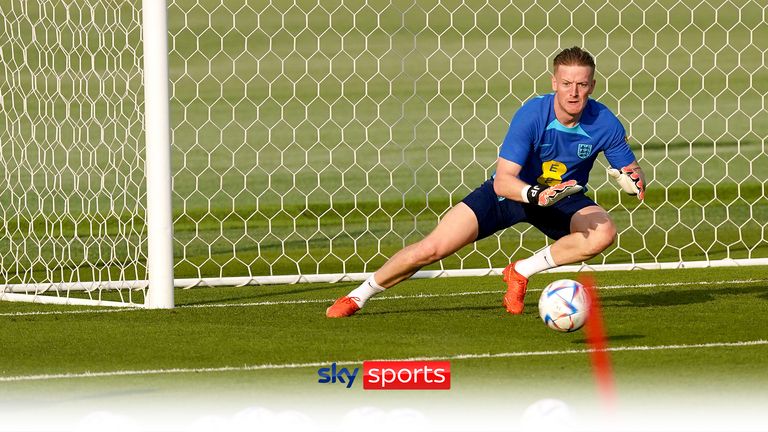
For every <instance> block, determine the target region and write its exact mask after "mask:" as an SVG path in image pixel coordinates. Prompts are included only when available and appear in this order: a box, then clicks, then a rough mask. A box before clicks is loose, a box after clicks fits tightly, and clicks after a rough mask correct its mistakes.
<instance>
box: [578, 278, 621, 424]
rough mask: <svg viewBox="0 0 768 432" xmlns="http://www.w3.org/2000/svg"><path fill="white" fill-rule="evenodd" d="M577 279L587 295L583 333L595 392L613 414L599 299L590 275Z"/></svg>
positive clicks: (613, 394)
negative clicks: (587, 311)
mask: <svg viewBox="0 0 768 432" xmlns="http://www.w3.org/2000/svg"><path fill="white" fill-rule="evenodd" d="M579 279H580V282H581V284H582V285H584V288H585V289H586V290H587V294H589V302H590V305H589V316H588V317H587V322H586V324H585V325H584V332H585V333H586V336H587V344H589V353H590V360H591V362H592V370H593V372H594V374H595V381H596V382H597V391H598V394H599V395H600V400H601V401H602V404H603V407H604V408H605V410H606V411H607V412H608V414H613V412H614V410H615V408H616V388H615V387H614V383H613V369H612V367H611V356H610V353H609V352H608V338H607V336H606V334H605V326H604V325H603V314H602V311H601V310H600V299H599V297H598V294H597V288H596V286H595V280H594V278H593V277H592V275H588V274H581V275H580V276H579Z"/></svg>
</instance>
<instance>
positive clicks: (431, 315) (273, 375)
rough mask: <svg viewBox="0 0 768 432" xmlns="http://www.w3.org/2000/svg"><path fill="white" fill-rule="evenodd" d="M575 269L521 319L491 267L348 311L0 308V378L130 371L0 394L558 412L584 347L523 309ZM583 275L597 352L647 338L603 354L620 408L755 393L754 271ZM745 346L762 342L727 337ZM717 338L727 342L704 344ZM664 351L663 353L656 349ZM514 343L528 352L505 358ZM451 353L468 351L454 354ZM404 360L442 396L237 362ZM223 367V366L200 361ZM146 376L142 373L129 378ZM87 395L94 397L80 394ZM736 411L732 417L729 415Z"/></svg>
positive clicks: (293, 301) (272, 290)
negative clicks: (539, 403) (598, 311)
mask: <svg viewBox="0 0 768 432" xmlns="http://www.w3.org/2000/svg"><path fill="white" fill-rule="evenodd" d="M574 276H575V275H570V274H552V275H539V276H536V277H535V278H533V279H532V282H531V287H530V292H529V295H528V297H527V302H526V311H525V313H524V314H523V315H521V316H512V315H508V314H507V313H506V312H505V311H504V310H503V307H502V306H501V304H500V303H501V295H502V289H501V288H502V283H501V281H500V280H499V278H497V277H482V278H449V279H434V280H412V281H408V282H405V283H403V284H402V285H400V286H398V287H397V288H396V289H394V290H393V291H392V292H386V293H384V294H383V295H381V296H379V297H377V298H375V300H371V301H370V302H369V303H368V304H367V305H366V307H365V308H364V310H363V311H361V312H360V313H358V314H357V315H355V316H353V317H351V318H348V319H337V320H331V319H327V318H325V317H324V311H325V308H326V307H327V306H328V305H329V304H330V302H331V301H332V300H333V299H334V298H336V297H337V296H339V295H342V294H343V293H346V292H347V291H348V290H349V289H350V288H351V287H352V286H353V285H354V284H351V283H340V284H332V285H328V284H301V285H286V286H274V287H243V288H215V289H192V290H180V291H177V293H176V297H177V303H178V307H177V308H176V309H174V310H171V311H167V310H132V311H113V312H109V311H101V312H100V311H93V310H91V308H64V307H58V306H40V305H31V304H14V303H0V324H1V325H2V326H3V328H5V329H7V330H8V331H4V332H0V345H1V346H3V350H2V353H0V379H5V378H8V377H25V376H32V375H49V374H83V373H99V372H104V373H110V372H116V371H136V374H133V375H128V376H106V377H89V378H88V377H80V378H74V377H73V378H49V379H42V380H31V381H28V380H14V381H10V382H3V386H2V390H0V400H7V401H8V404H9V405H8V406H9V407H11V408H9V409H14V408H13V407H17V408H15V409H19V410H21V411H20V412H26V410H27V408H26V405H28V404H30V403H32V404H34V405H35V406H43V407H46V406H47V407H50V408H51V409H52V410H54V411H53V412H56V410H64V411H65V412H67V413H70V414H71V413H73V412H77V413H79V412H81V411H82V410H83V408H82V407H83V405H82V404H83V403H85V404H86V405H85V406H87V407H91V409H95V408H93V407H97V406H103V407H109V409H110V410H112V411H114V412H118V413H129V414H130V413H133V414H136V415H138V413H137V412H134V411H133V408H129V407H133V406H134V404H139V405H140V406H142V405H141V404H142V403H143V404H145V405H143V406H145V408H146V409H151V408H152V407H154V406H155V405H156V404H161V405H163V406H170V405H172V402H170V401H176V402H177V403H182V404H185V403H187V402H181V401H188V403H189V406H198V405H196V404H200V406H201V407H200V408H199V410H196V411H194V412H193V413H190V414H189V415H191V417H189V415H188V416H187V417H184V421H190V418H192V419H194V418H196V416H199V415H201V414H202V413H205V412H212V411H211V410H214V408H215V409H221V410H224V412H229V413H232V412H233V411H237V410H239V409H242V408H243V407H244V406H247V405H248V404H249V403H250V404H253V403H256V404H257V405H260V406H264V407H269V408H271V409H276V410H281V409H286V407H292V408H293V409H297V410H299V411H302V410H303V409H305V408H306V407H314V409H317V405H316V404H317V401H318V400H326V401H327V403H329V404H331V405H327V407H328V408H327V409H325V412H326V415H330V414H329V413H330V412H342V413H343V412H346V411H348V410H349V409H351V408H352V407H360V406H369V405H373V406H379V407H387V406H389V407H403V406H408V407H411V408H416V407H422V406H423V405H424V404H427V406H430V404H431V403H434V404H438V405H439V406H443V408H445V407H449V406H453V405H451V404H455V403H456V402H457V401H459V400H462V401H465V402H463V403H469V404H470V406H471V405H472V404H475V403H476V404H477V407H478V408H477V409H476V410H473V411H465V412H463V414H462V415H461V416H462V418H467V419H470V418H476V419H478V421H481V419H480V417H478V416H479V415H480V413H482V412H483V410H488V409H490V407H499V406H501V409H502V410H506V412H508V413H509V414H508V415H509V416H511V417H514V418H518V417H519V415H520V414H521V410H522V409H523V408H524V407H525V405H527V404H530V403H532V402H534V401H536V400H538V399H541V398H557V399H561V400H564V401H566V402H567V403H568V404H571V405H572V406H573V407H582V406H593V407H594V406H596V405H597V406H599V397H598V395H599V393H598V392H597V390H596V387H595V381H594V378H593V375H592V368H591V364H590V360H589V356H588V354H586V353H585V352H578V351H579V350H586V349H588V348H589V347H590V345H589V344H588V341H587V340H586V339H585V333H584V331H583V330H582V331H578V332H575V333H571V334H560V333H556V332H554V331H551V330H549V329H547V328H546V327H545V326H544V325H543V324H542V323H541V321H540V319H539V317H538V315H537V312H536V302H537V299H538V294H539V292H540V289H541V287H543V286H544V285H545V284H547V283H549V282H550V281H552V280H554V279H557V278H563V277H574ZM595 276H596V278H597V282H598V285H599V286H600V287H602V289H601V290H600V298H601V303H602V309H603V316H604V319H605V325H606V328H607V334H608V344H609V346H610V347H612V348H615V349H619V350H621V349H625V348H631V347H642V346H645V347H649V349H648V350H624V351H615V352H612V353H611V354H610V356H611V359H612V365H613V371H614V377H615V382H616V389H617V394H618V404H619V408H620V409H621V410H622V412H623V410H628V412H632V410H633V409H635V408H636V407H637V406H638V404H639V403H640V402H641V401H642V400H645V399H644V398H650V400H652V401H655V402H656V403H658V402H659V401H661V400H667V398H669V399H671V400H673V402H672V403H673V404H677V405H678V406H681V407H682V406H685V403H697V404H698V403H700V404H707V403H713V402H712V401H722V400H724V401H726V403H725V405H720V407H721V408H720V409H725V408H724V407H725V406H728V404H730V403H734V402H735V401H739V400H745V401H746V403H747V404H749V403H752V404H754V403H758V402H759V401H760V400H762V399H760V398H762V397H764V396H765V394H764V390H763V389H764V388H765V385H766V384H768V375H766V374H765V373H764V371H765V369H766V366H768V364H767V363H766V362H767V360H766V359H768V346H767V345H764V343H765V341H766V340H768V332H766V329H765V328H764V326H761V325H760V319H761V318H760V317H761V316H762V315H763V314H764V312H765V310H766V306H768V280H766V279H765V268H763V267H743V268H737V269H727V268H713V269H694V270H682V269H680V270H669V271H632V272H605V273H597V274H596V275H595ZM462 293H465V294H462ZM466 293H468V294H466ZM422 295H429V296H432V297H420V296H422ZM303 301H309V302H307V303H300V302H303ZM264 302H275V303H274V304H264ZM279 302H285V303H279ZM87 310H91V312H87ZM55 311H58V312H61V313H59V314H54V313H52V312H55ZM78 312H81V313H78ZM39 313H42V314H39ZM753 341H763V342H762V343H763V344H762V345H751V346H740V345H739V343H743V342H753ZM722 343H733V344H736V345H733V346H709V347H707V345H708V344H722ZM664 346H666V347H668V348H667V349H658V348H659V347H664ZM674 346H677V348H674ZM574 350H575V351H576V352H574V353H570V354H543V353H544V352H550V351H551V352H563V351H574ZM526 352H531V353H542V355H523V356H518V355H515V353H526ZM504 353H512V354H511V355H504ZM460 355H480V356H481V357H480V358H465V359H459V358H457V357H456V356H460ZM486 355H490V356H489V357H483V356H486ZM493 355H500V356H493ZM414 357H416V358H422V357H429V358H433V357H434V358H445V359H451V358H452V360H451V367H452V390H451V391H450V392H446V393H440V392H438V393H437V394H433V393H432V392H430V393H429V394H425V393H420V392H415V393H407V394H403V393H398V394H397V395H396V394H388V395H380V394H376V392H367V391H363V390H362V388H361V386H360V384H359V383H356V384H355V386H354V387H353V388H352V389H349V390H346V389H344V388H342V387H341V386H336V387H334V386H331V385H325V386H324V385H319V384H317V382H316V381H317V374H316V372H317V368H318V366H306V367H296V368H281V367H279V366H278V368H277V369H271V370H244V369H243V367H248V366H257V365H267V364H270V365H289V364H293V365H295V364H302V363H312V364H321V365H325V364H328V365H330V363H332V362H340V361H345V362H351V364H350V365H349V367H360V366H361V363H362V361H363V360H367V359H405V358H414ZM224 367H231V368H235V369H234V370H229V371H216V370H215V369H218V368H224ZM206 368H213V369H214V370H209V371H205V370H204V369H206ZM147 370H156V372H155V373H152V374H149V373H142V372H141V371H147ZM171 370H177V371H176V372H173V371H171ZM185 370H186V371H185ZM163 371H165V372H163ZM158 372H159V373H158ZM214 395H215V396H214ZM755 397H757V399H755ZM93 398H98V399H99V402H97V403H95V404H92V403H91V402H90V401H91V400H92V399H93ZM456 398H459V399H456ZM94 402H95V401H94ZM336 402H338V403H339V404H340V405H334V403H336ZM169 403H170V405H168V404H169ZM715 403H717V402H715ZM521 404H522V407H521V406H520V405H521ZM701 406H706V405H701ZM745 406H746V405H745ZM73 407H78V408H77V409H75V408H73ZM302 407H304V408H302ZM342 408H343V409H342ZM306 409H308V410H311V409H312V408H306ZM419 409H421V408H419ZM445 409H447V408H445ZM494 409H496V408H494ZM585 409H586V408H585ZM681 409H682V408H681ZM320 411H323V410H320ZM308 412H311V411H308ZM318 415H319V414H318ZM454 415H455V414H454ZM486 420H487V419H486ZM743 420H744V419H741V420H734V422H735V423H734V425H738V424H740V422H742V421H743ZM698 421H701V420H698Z"/></svg>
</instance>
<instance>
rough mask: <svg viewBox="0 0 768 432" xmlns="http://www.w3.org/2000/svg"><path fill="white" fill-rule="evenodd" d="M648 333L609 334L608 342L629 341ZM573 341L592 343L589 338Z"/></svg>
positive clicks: (643, 337) (574, 341) (641, 337)
mask: <svg viewBox="0 0 768 432" xmlns="http://www.w3.org/2000/svg"><path fill="white" fill-rule="evenodd" d="M646 337H647V335H639V334H628V335H611V336H608V337H607V339H608V343H609V344H610V343H611V342H622V341H628V340H635V339H645V338H646ZM571 343H574V344H577V345H584V344H588V343H590V340H589V339H587V338H584V339H575V340H573V341H571Z"/></svg>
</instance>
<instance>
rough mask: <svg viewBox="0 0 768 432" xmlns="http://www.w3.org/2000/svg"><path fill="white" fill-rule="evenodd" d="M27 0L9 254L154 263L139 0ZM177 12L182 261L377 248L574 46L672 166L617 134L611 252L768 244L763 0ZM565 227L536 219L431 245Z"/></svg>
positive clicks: (387, 246)
mask: <svg viewBox="0 0 768 432" xmlns="http://www.w3.org/2000/svg"><path fill="white" fill-rule="evenodd" d="M6 3H7V7H6V5H5V4H6ZM3 4H4V6H3V7H2V8H1V10H2V12H1V13H2V14H3V15H4V18H5V23H6V24H5V26H4V30H3V31H4V35H3V37H2V42H0V44H2V51H0V53H1V54H2V55H3V59H2V60H3V64H4V66H5V77H6V80H5V81H3V82H2V83H0V85H2V88H0V90H1V91H2V92H3V104H4V105H3V111H4V114H5V118H4V119H3V120H2V122H0V124H2V130H0V140H2V163H3V168H4V174H5V176H6V182H5V184H4V185H3V186H2V190H1V192H0V205H2V209H3V214H4V216H3V223H4V225H5V227H4V230H3V232H2V233H0V234H1V235H2V237H0V241H2V242H3V245H4V246H5V247H3V248H2V250H3V252H2V253H1V255H0V257H1V259H2V275H0V278H1V279H2V280H3V282H4V283H6V284H28V283H48V282H51V281H61V280H64V281H76V280H77V281H80V280H86V281H90V280H97V281H104V280H110V281H123V280H132V279H134V278H135V279H137V280H143V279H144V272H145V266H144V263H145V260H146V258H145V255H146V252H145V248H146V247H145V243H144V242H145V234H144V231H143V230H144V229H143V218H144V205H143V198H144V196H145V192H146V191H145V188H144V186H143V184H142V182H143V153H142V148H143V147H142V146H143V141H144V138H143V136H142V124H143V118H142V114H141V110H142V105H143V96H142V95H141V78H142V72H141V68H140V65H141V62H140V57H141V54H142V53H141V49H140V46H141V44H140V39H141V31H140V25H141V24H140V11H136V10H135V9H134V6H131V5H123V4H122V3H120V2H112V1H95V2H90V3H89V5H88V6H85V5H81V4H79V3H76V2H69V1H58V2H36V1H32V2H21V1H8V0H3ZM168 19H169V22H168V26H169V48H170V50H169V51H170V52H169V64H170V77H171V83H170V85H171V93H172V96H171V100H170V112H171V122H172V125H173V126H172V140H173V144H172V145H173V150H172V151H173V176H174V177H173V179H174V185H173V200H174V203H173V204H174V231H175V268H174V271H175V274H176V277H177V278H178V279H179V280H178V281H177V284H179V285H195V284H200V283H203V284H215V283H222V281H230V282H234V283H263V282H265V281H270V280H272V281H290V280H298V279H301V278H302V277H304V278H306V279H311V278H312V276H313V275H327V277H328V278H330V279H339V278H356V277H357V276H359V273H366V272H372V271H375V270H376V269H377V268H378V267H379V266H380V265H381V264H383V263H384V262H385V260H386V259H387V258H388V257H389V256H391V255H392V254H393V253H394V252H396V251H397V250H398V249H400V248H401V247H403V246H404V245H406V244H408V243H411V242H413V241H416V240H418V239H420V238H421V237H422V236H423V235H425V234H426V233H428V232H429V231H430V230H431V229H432V228H433V227H434V225H435V224H436V223H437V222H438V221H439V219H440V217H441V216H442V215H443V214H444V213H445V212H446V211H447V209H449V208H450V207H451V206H452V205H454V204H456V203H457V202H458V201H459V200H461V199H462V198H463V197H464V196H465V195H466V194H467V193H468V192H469V191H471V190H472V189H473V188H474V187H476V186H477V185H479V184H480V183H482V181H483V180H485V179H486V178H487V177H488V176H489V175H490V174H491V172H492V170H493V166H494V164H495V159H496V156H497V152H498V146H499V144H500V143H501V140H502V139H503V137H504V134H505V133H506V129H507V126H508V124H509V120H510V118H511V117H512V115H513V114H514V112H515V111H516V109H517V108H518V107H519V106H520V105H521V104H522V103H523V102H524V101H525V100H527V99H529V98H531V97H533V96H535V95H538V94H542V93H547V92H549V91H551V84H550V82H549V74H550V64H551V60H552V57H553V56H554V55H555V54H556V53H557V52H559V51H560V50H561V49H563V48H566V47H569V46H573V45H579V46H583V47H585V48H586V49H587V50H589V51H590V52H591V53H592V54H593V55H594V56H595V57H596V60H597V65H598V66H597V80H598V88H597V90H596V92H595V94H594V95H593V96H594V97H595V98H596V99H598V100H600V101H601V102H603V103H605V104H606V105H608V106H609V107H610V108H611V109H612V110H613V111H614V112H615V113H616V114H617V115H618V116H619V118H620V119H621V120H622V121H623V123H624V125H625V126H626V128H627V131H628V132H629V135H630V137H629V139H630V143H631V145H632V147H633V149H634V151H635V153H636V155H637V156H638V158H639V161H640V163H641V165H643V166H644V167H645V169H646V172H647V173H648V176H649V177H650V178H651V183H650V185H649V190H648V197H647V199H646V202H645V203H643V204H640V203H638V202H637V201H636V200H635V199H634V198H632V197H629V196H625V195H622V193H621V192H619V190H618V189H617V188H616V187H615V186H614V185H613V184H612V183H610V182H609V181H608V177H607V176H606V175H605V170H604V168H606V166H607V163H606V162H605V160H604V159H603V158H602V157H601V158H600V159H598V164H597V165H596V167H595V169H594V170H593V173H592V177H591V181H590V189H591V192H590V193H591V194H592V196H593V197H594V198H595V200H596V201H597V202H598V203H599V204H601V205H602V206H604V207H605V208H607V209H609V211H610V213H611V215H612V217H613V218H614V220H615V222H616V224H617V226H618V227H619V231H620V233H619V236H618V241H617V243H616V246H615V247H613V248H611V249H609V250H608V251H606V252H605V253H604V254H602V255H600V256H599V257H597V258H595V259H593V260H592V261H591V262H590V263H588V264H589V265H591V266H600V265H603V266H605V267H609V268H610V265H612V264H616V265H622V266H620V267H622V268H625V267H635V266H637V267H643V266H649V267H653V266H656V267H659V266H662V267H663V266H672V267H674V266H681V265H693V263H699V264H700V263H702V262H703V263H704V265H711V264H728V263H734V262H736V263H742V262H745V261H742V260H748V261H746V262H748V263H765V262H766V261H765V259H766V258H768V241H766V220H768V200H766V196H767V195H768V192H767V191H766V187H765V180H764V176H763V175H762V174H761V169H760V167H762V166H765V165H766V164H767V163H768V153H767V152H766V144H765V137H766V136H768V111H766V96H765V95H766V94H768V67H767V66H766V52H767V51H768V18H767V17H766V5H765V4H764V2H762V1H759V0H739V1H724V2H701V1H694V0H661V1H659V0H617V1H612V2H610V4H608V3H605V4H599V5H593V4H592V3H591V2H587V1H583V0H560V1H557V0H543V1H537V2H535V4H531V2H517V1H513V2H510V1H507V0H505V1H501V0H498V1H497V0H463V1H459V0H455V1H451V0H448V1H437V0H434V1H421V0H419V1H411V2H396V1H394V0H367V1H366V0H357V1H350V0H329V1H326V0H323V1H319V0H313V1H312V0H268V1H267V0H265V1H245V0H243V1H224V0H169V4H168ZM547 242H548V240H547V239H546V238H545V237H544V236H542V235H541V234H540V233H538V232H537V231H536V230H532V229H530V228H529V227H528V226H527V225H525V226H523V225H521V226H518V227H513V228H511V229H508V230H506V231H504V232H502V233H499V234H497V235H496V236H492V237H491V238H489V239H486V240H483V241H481V242H478V243H476V244H474V245H472V246H469V247H467V248H465V249H463V250H461V251H459V253H457V254H456V255H454V256H452V257H450V258H447V259H445V260H443V261H442V262H440V263H438V264H435V265H434V266H432V267H430V268H428V269H427V270H437V271H439V272H440V271H447V270H466V269H480V271H491V269H494V268H498V267H503V266H504V265H505V264H506V263H508V262H509V260H510V259H511V258H512V257H519V256H525V255H527V254H529V253H531V252H533V251H535V250H538V249H540V248H541V247H543V246H544V245H546V244H547ZM697 265H698V264H697ZM281 276H287V278H282V279H281V278H280V277H281ZM265 277H266V278H265ZM270 277H272V278H271V279H270Z"/></svg>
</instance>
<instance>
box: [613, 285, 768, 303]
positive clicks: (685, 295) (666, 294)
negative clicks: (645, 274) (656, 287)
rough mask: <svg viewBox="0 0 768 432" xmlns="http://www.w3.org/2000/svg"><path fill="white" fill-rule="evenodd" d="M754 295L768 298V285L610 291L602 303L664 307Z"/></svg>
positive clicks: (759, 297) (764, 298)
mask: <svg viewBox="0 0 768 432" xmlns="http://www.w3.org/2000/svg"><path fill="white" fill-rule="evenodd" d="M733 295H737V296H753V297H755V298H758V299H762V300H768V287H740V286H722V287H721V288H716V289H707V290H703V289H695V290H694V289H684V290H676V289H668V290H665V291H654V292H649V293H646V294H619V295H616V294H614V293H610V295H608V296H605V297H604V298H603V299H602V300H601V303H602V304H603V306H604V307H609V308H621V307H644V306H645V307H653V306H655V307H664V306H683V305H690V304H698V303H708V302H712V301H715V300H716V299H717V297H718V296H733Z"/></svg>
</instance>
